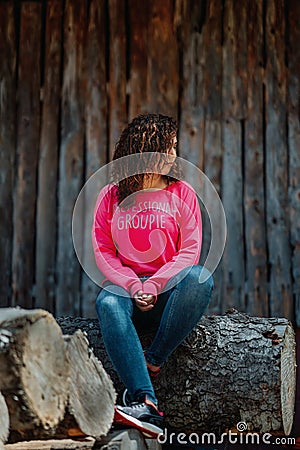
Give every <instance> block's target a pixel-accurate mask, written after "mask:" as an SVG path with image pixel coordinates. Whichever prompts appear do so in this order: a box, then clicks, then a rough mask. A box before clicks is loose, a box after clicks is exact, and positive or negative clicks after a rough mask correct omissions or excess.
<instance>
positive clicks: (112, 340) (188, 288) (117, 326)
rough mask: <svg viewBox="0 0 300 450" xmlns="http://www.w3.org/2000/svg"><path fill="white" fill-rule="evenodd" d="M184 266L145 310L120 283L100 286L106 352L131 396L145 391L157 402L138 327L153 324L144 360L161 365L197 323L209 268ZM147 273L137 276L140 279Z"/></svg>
mask: <svg viewBox="0 0 300 450" xmlns="http://www.w3.org/2000/svg"><path fill="white" fill-rule="evenodd" d="M201 269H202V270H203V271H204V273H206V274H207V275H209V277H208V278H207V280H206V281H205V282H204V283H203V282H202V283H200V282H199V276H200V272H201ZM183 270H184V271H185V272H186V275H185V276H184V278H183V279H182V276H183V275H184V274H183V273H182V271H181V272H180V273H179V274H177V275H175V277H173V278H171V280H172V281H176V277H177V278H178V279H179V280H181V281H179V282H178V284H175V285H174V286H173V287H172V288H171V289H169V290H165V291H164V292H162V293H161V294H159V295H158V299H157V303H156V304H155V306H154V308H152V309H151V310H150V311H147V312H142V311H141V310H140V309H139V308H138V307H137V306H136V304H135V301H134V300H132V299H131V297H130V294H129V293H128V292H127V291H126V290H125V289H124V288H122V287H121V286H118V285H114V284H111V285H110V286H109V291H107V290H106V289H103V288H102V289H101V291H100V293H99V295H98V297H97V300H96V309H97V314H98V317H99V322H100V327H101V332H102V337H103V341H104V345H105V348H106V351H107V353H108V356H109V358H110V360H111V362H112V364H113V366H114V368H115V370H116V371H117V373H118V375H119V377H120V378H121V380H122V382H123V383H124V385H125V386H126V388H127V389H128V393H129V396H130V398H131V399H132V400H137V399H138V398H140V397H142V396H143V397H145V396H146V397H147V398H148V399H149V400H151V401H152V402H154V403H155V404H157V399H156V396H155V393H154V389H153V386H152V383H151V380H150V376H149V373H148V370H147V365H146V360H145V357H144V354H143V349H142V345H141V342H140V339H139V337H138V334H137V330H138V329H140V330H142V329H144V330H145V331H147V330H148V329H151V328H156V334H155V336H154V339H153V341H152V343H151V345H150V347H149V348H148V349H147V362H149V363H150V364H153V365H155V366H161V365H162V364H163V363H164V362H165V361H166V360H167V359H168V357H169V356H170V355H171V353H172V352H173V351H174V350H175V349H176V348H177V347H178V345H179V344H181V342H182V341H183V340H184V339H185V338H186V337H187V336H188V334H189V333H190V332H191V331H192V329H193V328H194V327H195V326H196V325H197V323H198V322H199V320H200V318H201V317H202V315H203V313H204V312H205V310H206V308H207V306H208V303H209V301H210V299H211V295H212V290H213V287H214V282H213V278H212V275H211V274H210V273H209V271H208V270H207V269H206V268H204V267H203V266H199V265H198V266H190V267H187V268H185V269H183ZM202 276H203V275H202ZM146 278H147V277H141V279H142V281H143V279H146ZM202 279H203V278H201V280H202ZM171 280H169V281H168V283H170V282H171ZM167 287H168V284H167V285H166V288H167Z"/></svg>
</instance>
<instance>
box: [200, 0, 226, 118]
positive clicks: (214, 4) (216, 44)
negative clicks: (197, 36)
mask: <svg viewBox="0 0 300 450" xmlns="http://www.w3.org/2000/svg"><path fill="white" fill-rule="evenodd" d="M221 41H222V2H221V1H220V0H208V2H207V5H206V20H205V25H204V27H203V50H202V53H203V67H204V68H205V70H204V71H203V106H204V109H205V117H206V119H211V120H219V119H221V116H222V46H221V45H222V42H221Z"/></svg>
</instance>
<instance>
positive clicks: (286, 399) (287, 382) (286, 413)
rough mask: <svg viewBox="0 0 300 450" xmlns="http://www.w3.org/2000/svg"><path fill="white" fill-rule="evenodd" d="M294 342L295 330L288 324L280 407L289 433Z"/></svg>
mask: <svg viewBox="0 0 300 450" xmlns="http://www.w3.org/2000/svg"><path fill="white" fill-rule="evenodd" d="M296 367H297V366H296V344H295V332H294V330H293V328H292V326H291V325H288V326H287V327H286V329H285V333H284V344H283V347H282V351H281V380H282V382H281V408H282V423H283V429H284V433H285V434H286V435H289V434H290V432H291V430H292V425H293V420H294V408H295V396H296Z"/></svg>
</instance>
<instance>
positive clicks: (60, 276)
mask: <svg viewBox="0 0 300 450" xmlns="http://www.w3.org/2000/svg"><path fill="white" fill-rule="evenodd" d="M299 17H300V2H299V1H298V0H285V1H284V0H268V1H263V0H241V1H236V0H164V1H161V0H149V1H147V2H142V3H141V2H140V0H65V1H63V0H48V1H17V0H16V1H1V2H0V61H1V63H0V164H1V165H0V195H1V197H0V202H1V209H0V245H1V252H0V304H1V306H9V305H21V306H23V307H27V308H31V307H43V308H46V309H48V310H49V311H51V312H54V313H55V314H56V315H65V314H71V315H74V314H80V315H84V316H87V317H91V316H95V310H94V299H95V296H96V294H97V292H98V286H96V285H94V283H93V282H92V281H90V280H89V278H88V277H87V276H86V275H85V273H84V272H83V271H82V270H81V267H80V265H79V263H78V261H77V258H76V256H75V253H74V249H73V244H72V235H71V218H72V211H73V207H74V203H75V200H76V198H77V196H78V194H79V191H80V189H81V187H82V186H83V184H84V182H85V180H87V179H88V178H89V176H90V175H91V174H92V173H93V172H94V171H95V170H96V169H98V168H99V167H100V166H102V165H104V164H105V163H107V162H109V161H110V159H111V156H112V152H113V148H114V144H115V142H116V140H117V137H118V135H119V133H120V131H121V129H122V127H123V126H124V125H125V124H126V123H127V122H128V120H129V119H131V118H132V117H134V116H135V115H137V114H139V113H142V112H162V113H165V114H169V115H172V116H174V117H175V118H177V119H178V121H179V138H180V149H179V155H180V156H181V157H183V158H186V159H187V160H189V161H191V162H192V163H194V164H196V165H197V166H198V167H199V168H200V169H202V170H203V171H204V172H205V173H206V175H207V176H208V177H209V178H210V179H211V181H212V182H213V184H214V186H215V187H216V189H217V191H218V193H219V195H220V197H221V199H222V201H223V205H224V209H225V212H226V218H227V225H228V235H227V244H226V247H225V252H224V255H223V258H222V261H221V264H220V265H219V266H218V268H217V270H216V272H215V273H214V278H215V290H214V296H213V299H212V302H211V305H210V312H211V313H213V312H216V313H222V312H224V311H225V310H226V309H227V308H228V307H230V306H234V307H236V308H237V309H239V310H241V311H245V312H248V313H250V314H254V315H259V316H277V315H278V316H285V317H288V318H290V319H293V320H297V323H298V325H300V214H299V210H300V208H299V204H300V126H299V111H300V94H299V84H300V46H299V42H300V24H299ZM203 220H204V246H203V251H202V257H201V260H200V262H204V261H205V257H206V254H207V251H208V248H209V245H210V242H209V241H210V230H209V221H208V219H207V217H205V210H203Z"/></svg>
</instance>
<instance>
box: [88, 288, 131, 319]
mask: <svg viewBox="0 0 300 450" xmlns="http://www.w3.org/2000/svg"><path fill="white" fill-rule="evenodd" d="M121 289H122V288H121ZM122 290H123V291H124V292H122V293H121V292H119V291H120V289H119V290H118V292H114V291H113V290H110V291H109V290H106V289H102V290H101V292H100V293H99V295H98V297H97V299H96V310H97V313H98V315H99V317H100V316H101V317H104V316H107V315H108V316H110V317H113V316H114V315H119V314H121V313H122V312H123V311H126V310H128V309H130V304H129V303H131V300H130V297H129V294H128V293H127V292H126V291H125V290H124V289H122ZM121 294H124V295H121Z"/></svg>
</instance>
